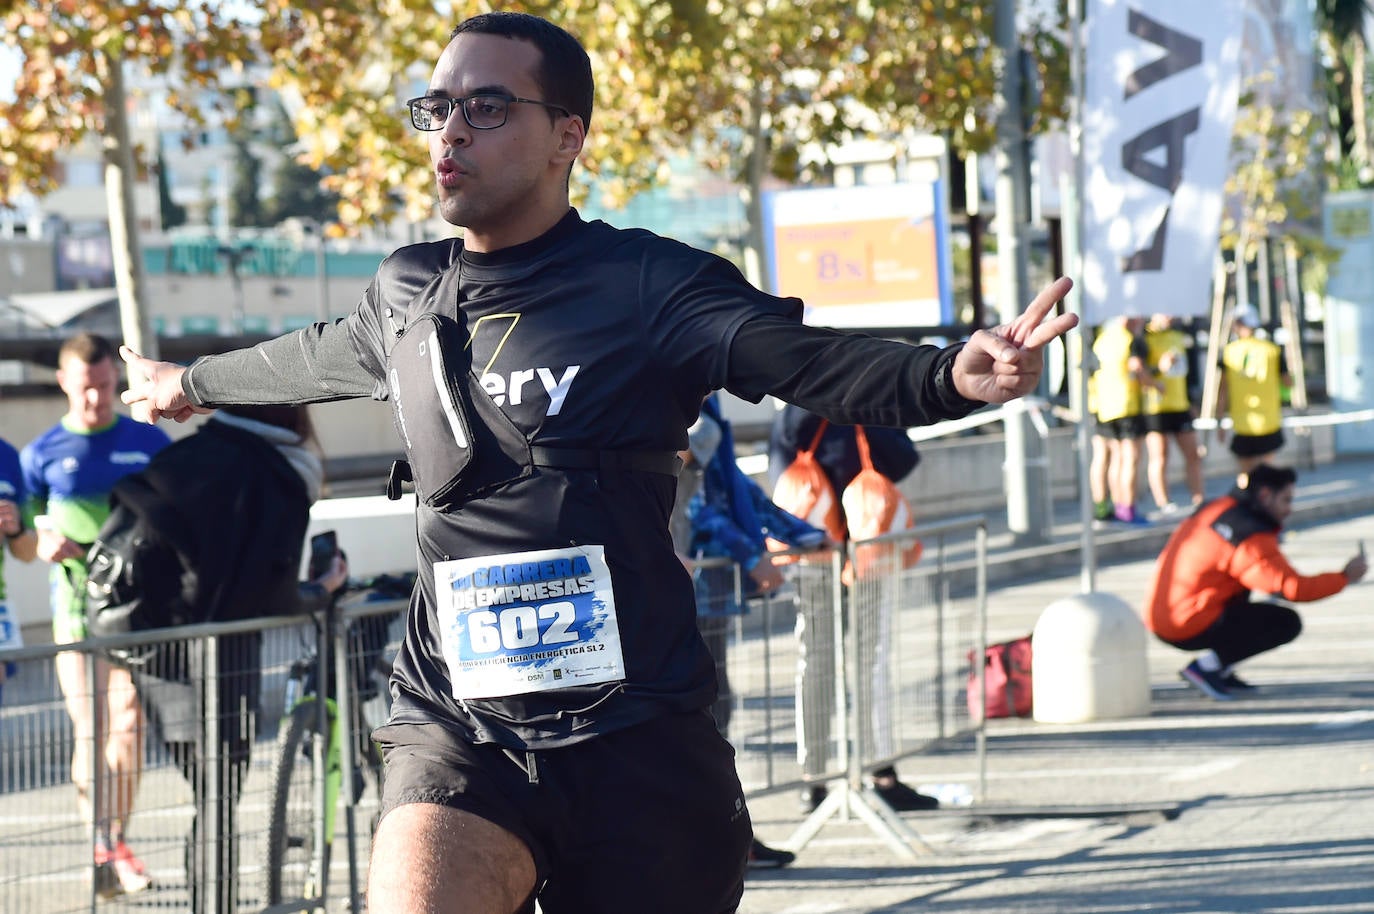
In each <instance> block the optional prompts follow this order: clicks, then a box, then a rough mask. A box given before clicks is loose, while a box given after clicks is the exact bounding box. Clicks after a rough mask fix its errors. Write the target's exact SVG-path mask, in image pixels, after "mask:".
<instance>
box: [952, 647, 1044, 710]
mask: <svg viewBox="0 0 1374 914" xmlns="http://www.w3.org/2000/svg"><path fill="white" fill-rule="evenodd" d="M968 659H969V666H970V669H969V673H968V716H969V717H970V718H971V719H972V720H973V722H974V723H977V722H978V721H980V720H982V719H983V714H984V712H986V714H987V716H988V717H1029V716H1030V713H1031V639H1030V635H1026V636H1025V637H1023V638H1014V639H1012V640H1011V641H1003V642H1002V643H1000V644H989V645H988V648H987V653H986V654H984V655H983V666H984V668H985V669H986V670H987V674H986V679H987V684H988V694H987V699H986V700H983V696H982V690H981V688H980V683H979V679H978V667H977V665H976V664H974V662H973V651H969V653H968Z"/></svg>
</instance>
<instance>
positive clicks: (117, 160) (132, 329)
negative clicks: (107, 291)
mask: <svg viewBox="0 0 1374 914" xmlns="http://www.w3.org/2000/svg"><path fill="white" fill-rule="evenodd" d="M98 59H99V60H100V62H101V65H102V68H103V69H104V71H105V72H104V73H102V74H101V75H102V77H103V81H104V84H105V130H104V133H103V135H102V137H101V147H102V150H103V153H104V160H105V197H106V201H107V206H108V208H109V219H110V248H111V256H112V259H113V263H114V276H115V290H116V291H117V292H118V293H119V326H120V330H121V332H122V333H123V335H124V345H126V346H128V347H129V348H130V349H132V350H134V351H135V352H138V353H141V354H142V355H145V356H148V357H149V358H157V355H158V347H157V337H156V336H154V335H153V334H152V333H151V332H150V329H149V328H150V324H149V322H148V315H147V314H145V313H144V310H143V306H142V298H143V289H144V280H143V257H142V254H141V253H140V251H139V244H138V213H137V212H136V211H135V209H134V182H135V181H136V180H137V174H136V173H135V171H134V149H133V144H132V143H131V142H130V140H129V120H128V108H127V102H126V96H125V93H124V68H123V61H122V60H121V59H119V58H115V57H110V56H109V55H108V54H102V55H100V56H99V58H98Z"/></svg>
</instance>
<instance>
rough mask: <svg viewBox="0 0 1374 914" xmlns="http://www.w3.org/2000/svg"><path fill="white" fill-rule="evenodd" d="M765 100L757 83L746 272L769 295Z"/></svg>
mask: <svg viewBox="0 0 1374 914" xmlns="http://www.w3.org/2000/svg"><path fill="white" fill-rule="evenodd" d="M765 98H766V90H765V89H764V87H763V85H762V84H756V85H755V86H754V91H753V92H752V93H751V95H750V99H749V104H750V106H751V110H750V112H749V152H748V155H749V158H748V160H747V163H746V165H745V182H746V187H747V188H748V194H749V200H748V203H747V205H746V206H745V218H746V219H747V220H748V223H749V236H748V241H747V242H746V244H745V247H746V248H747V250H746V252H745V265H746V267H748V268H749V269H747V270H746V275H747V276H748V279H749V281H750V282H752V283H753V284H754V285H756V286H758V287H759V288H760V289H763V290H764V291H765V292H771V291H773V288H772V281H773V278H772V277H771V276H770V275H769V270H768V261H767V258H766V257H765V251H766V246H765V244H764V237H763V179H764V176H765V175H766V174H767V173H768V155H769V143H768V129H767V125H765V123H764V120H765V107H766V104H765ZM750 252H752V254H751V253H750Z"/></svg>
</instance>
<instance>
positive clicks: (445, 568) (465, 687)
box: [434, 546, 625, 699]
mask: <svg viewBox="0 0 1374 914" xmlns="http://www.w3.org/2000/svg"><path fill="white" fill-rule="evenodd" d="M434 589H435V595H436V599H437V602H438V606H437V611H438V616H439V632H440V638H441V640H442V643H443V649H444V660H445V661H446V662H447V663H448V669H449V678H450V679H451V680H452V682H453V697H454V698H459V699H467V698H496V697H499V696H503V695H519V694H522V693H525V692H545V691H548V690H550V689H562V688H566V687H568V686H575V685H577V686H580V685H595V684H597V683H602V682H618V681H620V680H622V679H624V678H625V659H624V657H623V656H622V654H621V651H620V623H619V621H618V620H617V618H616V614H615V596H614V595H613V594H612V592H611V571H610V568H609V566H607V564H606V551H605V549H604V548H603V547H601V546H582V547H577V548H569V549H543V550H538V551H535V552H516V553H511V554H508V555H488V556H482V557H480V558H473V559H455V560H453V561H449V562H436V563H435V564H434Z"/></svg>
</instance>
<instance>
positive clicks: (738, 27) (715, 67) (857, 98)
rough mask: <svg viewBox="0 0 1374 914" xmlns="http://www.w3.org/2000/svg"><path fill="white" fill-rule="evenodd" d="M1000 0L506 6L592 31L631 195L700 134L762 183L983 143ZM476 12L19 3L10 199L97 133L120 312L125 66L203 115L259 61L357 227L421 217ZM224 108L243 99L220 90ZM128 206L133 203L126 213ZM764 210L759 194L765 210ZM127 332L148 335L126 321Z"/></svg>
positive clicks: (641, 0) (47, 178) (386, 3)
mask: <svg viewBox="0 0 1374 914" xmlns="http://www.w3.org/2000/svg"><path fill="white" fill-rule="evenodd" d="M995 5H996V4H995V0H859V2H854V0H744V2H740V3H724V2H721V0H667V2H647V0H563V2H557V3H554V2H535V3H524V4H510V5H505V6H503V8H504V9H521V10H525V11H527V12H530V13H533V14H535V15H539V16H543V17H545V18H548V19H550V20H552V21H554V22H556V23H558V24H559V25H561V26H563V27H564V28H566V29H568V30H569V31H570V32H572V33H573V34H575V35H577V36H578V37H579V39H580V40H581V41H582V42H583V44H584V45H585V46H586V48H587V50H588V52H589V54H590V55H591V58H592V65H593V72H594V75H595V78H596V81H597V110H596V113H595V114H594V116H593V125H592V129H591V131H590V135H589V137H590V138H589V143H588V147H587V149H586V151H585V154H584V156H583V159H582V165H583V168H582V169H581V170H580V171H579V172H578V181H579V187H578V188H576V189H575V192H581V193H586V192H587V191H588V190H589V189H591V190H593V191H594V192H595V193H598V194H600V195H601V196H602V198H603V200H604V201H605V202H607V203H608V204H611V205H615V204H617V203H620V202H624V201H625V200H627V199H628V198H629V197H630V196H631V195H633V194H634V193H635V192H637V191H639V190H642V189H644V188H645V187H647V186H650V185H651V184H652V183H653V182H655V181H656V180H661V179H662V178H664V177H665V176H666V168H667V165H666V163H667V161H668V159H669V156H670V155H671V154H672V153H673V152H675V151H677V150H680V149H682V148H684V147H688V146H690V147H691V148H692V149H693V150H694V151H695V152H697V153H699V154H700V155H703V156H704V158H705V161H706V163H707V164H708V166H710V167H714V168H716V169H717V170H719V171H721V172H724V173H726V174H728V175H729V176H730V177H731V178H733V179H736V180H740V181H742V182H743V183H745V184H746V185H747V186H749V187H750V188H752V190H753V192H752V193H751V195H750V196H751V200H752V202H753V204H754V205H755V206H756V205H757V202H758V193H757V189H758V187H759V186H760V184H761V181H762V179H763V177H764V176H765V175H768V174H773V175H777V176H779V177H782V178H784V179H787V180H797V179H801V178H806V177H815V176H817V174H818V173H819V172H820V171H822V170H823V169H824V167H825V154H826V150H827V148H828V147H831V146H833V145H835V144H838V143H842V142H844V141H845V140H846V139H849V138H852V137H859V136H879V137H885V138H891V139H897V138H899V137H901V136H903V135H906V134H909V133H910V132H911V131H914V130H924V131H931V132H936V133H940V134H943V135H946V136H948V137H950V138H951V139H952V141H953V142H954V143H955V144H956V146H959V147H962V148H966V149H980V148H985V147H986V146H987V145H988V144H989V143H990V142H991V140H992V135H991V125H992V122H993V117H992V116H991V104H992V100H993V99H994V97H995V87H996V83H997V73H998V67H999V66H1000V60H999V58H998V55H997V54H996V51H995V48H994V47H993V44H992V10H993V8H994V7H995ZM485 8H486V7H485V6H484V5H480V4H475V3H457V4H454V5H453V8H452V10H451V11H450V12H448V13H447V14H440V13H439V12H437V11H436V5H435V3H434V2H433V0H376V2H368V3H336V4H330V5H325V4H306V3H302V2H299V0H295V2H291V0H240V2H237V3H234V4H211V3H203V2H200V0H158V2H150V0H143V2H131V0H125V2H122V3H120V4H108V3H104V2H97V0H55V2H52V3H49V4H40V5H33V4H15V3H12V2H11V3H10V4H8V9H6V10H5V11H4V13H3V19H2V20H0V21H3V25H4V27H5V28H4V35H3V39H0V40H4V41H5V42H6V43H7V44H9V45H10V48H11V49H12V51H13V52H14V53H17V54H18V55H19V58H20V60H21V61H22V70H21V73H20V77H19V80H18V83H17V85H16V92H15V98H14V99H13V100H12V101H0V202H3V201H4V200H10V199H13V198H14V197H15V196H16V195H18V194H21V193H23V192H29V193H33V194H36V195H39V196H41V195H42V194H43V193H44V192H45V191H46V190H49V189H51V188H52V187H53V182H54V180H55V175H56V170H57V168H58V155H59V153H60V151H61V150H63V149H64V148H68V147H70V146H73V145H75V144H76V143H78V142H80V141H82V140H83V139H84V138H87V137H98V138H99V139H100V141H101V143H102V145H103V148H104V151H105V165H106V176H107V182H108V184H109V190H110V194H109V197H110V199H111V200H112V201H114V203H115V205H114V206H113V207H112V217H111V223H112V225H111V230H112V238H113V239H114V240H115V244H116V262H117V264H118V265H120V268H119V269H118V270H117V276H118V284H119V289H120V296H121V302H122V303H124V304H125V305H126V306H127V307H126V308H125V313H127V314H137V311H136V309H134V308H133V307H132V305H133V303H134V302H136V301H137V299H138V290H139V284H140V273H141V269H140V261H139V258H138V257H136V256H134V252H135V251H136V250H137V236H136V227H135V224H134V219H133V214H132V213H131V212H129V209H130V206H129V200H130V199H131V194H130V193H129V191H128V188H129V187H130V186H131V182H132V176H133V170H134V168H135V167H137V163H138V162H139V161H146V160H147V158H148V157H147V156H146V155H143V154H140V153H138V152H137V151H136V150H134V149H133V148H132V146H131V144H130V142H129V139H128V131H127V124H126V123H125V115H126V113H127V103H126V101H125V98H124V89H123V82H124V80H123V75H124V68H125V67H128V68H130V69H133V70H136V71H137V72H138V73H139V74H140V75H143V74H146V75H149V76H153V77H161V78H163V79H165V80H166V82H167V85H168V86H169V88H170V91H169V94H168V101H169V103H170V104H171V105H172V106H173V107H175V108H177V109H178V110H180V111H181V112H182V113H183V114H184V115H185V116H186V117H187V119H188V120H189V121H191V122H196V121H199V120H201V119H202V117H203V112H202V110H201V108H200V105H201V104H202V103H203V101H204V99H206V98H207V97H215V96H214V95H213V94H208V93H207V92H205V91H203V90H212V89H215V88H216V87H217V86H218V85H219V84H220V80H221V77H222V75H223V74H226V73H233V72H238V71H242V70H243V69H244V68H245V67H247V66H248V65H250V64H263V63H265V64H267V69H268V72H269V73H270V83H271V88H272V89H274V90H275V91H276V92H278V93H279V94H280V96H281V97H282V99H283V100H284V102H285V104H286V107H287V110H288V111H289V112H290V115H291V118H292V121H293V124H294V126H295V129H296V132H297V134H298V136H299V146H300V149H301V152H300V156H301V159H302V160H303V163H304V164H306V165H308V166H310V167H312V168H315V169H317V170H319V171H320V172H322V173H323V174H325V175H326V177H325V178H324V183H325V184H326V189H327V190H328V191H330V192H332V193H334V194H336V195H337V197H338V200H339V213H338V216H339V223H340V225H342V226H343V227H344V228H345V229H348V228H355V227H359V226H363V225H367V224H371V223H376V222H380V221H384V220H387V219H391V218H394V217H396V216H404V217H406V218H409V219H412V220H418V219H422V218H426V217H428V216H429V215H430V214H431V212H432V207H433V188H432V186H431V180H430V176H429V174H428V171H427V169H425V168H424V167H422V163H423V160H424V150H423V144H422V143H420V142H419V141H417V139H416V138H415V137H414V135H413V134H412V132H411V131H410V130H409V127H408V125H407V122H406V119H405V117H404V116H403V111H404V100H405V99H406V98H407V97H409V96H411V95H413V94H419V93H420V92H421V91H423V88H424V86H425V84H426V82H427V80H428V77H429V70H430V68H431V66H432V65H433V62H434V60H435V59H437V57H438V55H439V53H440V51H441V50H442V48H443V46H444V44H445V43H446V41H447V39H448V33H449V30H450V29H451V27H452V25H453V23H455V22H456V21H458V20H459V19H461V18H463V17H465V16H468V15H472V14H474V13H477V12H480V11H482V10H483V9H485ZM1029 40H1030V42H1031V43H1032V45H1033V46H1034V47H1035V49H1036V50H1037V51H1039V52H1040V57H1039V59H1040V60H1041V62H1042V64H1043V68H1044V71H1045V72H1046V73H1047V74H1048V77H1049V78H1047V79H1046V80H1045V84H1046V86H1047V87H1048V89H1049V91H1047V92H1046V93H1045V94H1044V96H1043V99H1044V104H1045V107H1046V109H1047V110H1049V111H1051V112H1053V111H1056V110H1057V108H1058V107H1059V106H1061V105H1062V100H1063V97H1064V91H1063V89H1064V85H1065V83H1066V80H1065V79H1064V78H1063V77H1064V68H1065V66H1066V64H1064V62H1063V61H1064V55H1062V54H1060V53H1058V51H1059V50H1060V48H1059V46H1058V43H1057V41H1056V40H1055V39H1054V32H1053V31H1052V30H1050V29H1046V28H1037V29H1035V30H1033V31H1032V32H1031V33H1030V36H1029ZM221 103H222V104H223V106H224V109H225V110H223V111H222V115H223V118H224V119H225V120H228V121H230V122H232V120H233V116H234V112H233V110H232V97H231V95H229V94H225V95H223V96H221ZM121 208H122V210H123V211H122V212H120V210H121ZM754 216H755V219H754V221H755V223H756V224H757V221H758V220H757V210H755V212H754ZM125 335H126V339H128V340H130V342H136V341H139V340H141V341H142V342H141V344H140V345H142V346H143V347H144V349H145V350H150V349H151V348H152V344H153V342H154V341H153V340H152V339H151V338H150V335H149V334H148V333H147V332H146V322H145V323H144V325H142V326H138V325H135V326H130V325H129V324H128V323H127V322H126V327H125Z"/></svg>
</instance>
